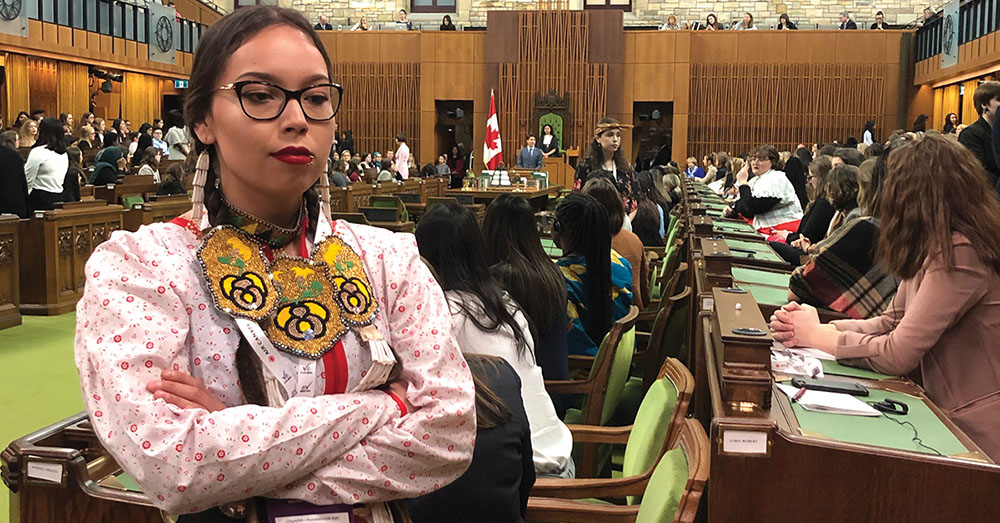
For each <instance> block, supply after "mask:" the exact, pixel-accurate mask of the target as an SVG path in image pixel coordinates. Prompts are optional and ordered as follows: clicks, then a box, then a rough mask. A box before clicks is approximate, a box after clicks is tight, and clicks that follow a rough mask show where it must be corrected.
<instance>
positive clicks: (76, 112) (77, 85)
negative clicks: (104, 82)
mask: <svg viewBox="0 0 1000 523" xmlns="http://www.w3.org/2000/svg"><path fill="white" fill-rule="evenodd" d="M56 70H57V72H58V87H57V97H56V104H57V107H58V110H59V112H61V113H69V114H72V115H73V116H74V118H75V120H74V121H79V118H80V116H81V115H82V114H83V113H84V112H86V111H87V110H88V109H89V107H90V90H89V89H90V88H89V80H90V77H89V76H88V70H87V66H86V65H83V64H74V63H70V62H57V67H56ZM53 116H58V114H53Z"/></svg>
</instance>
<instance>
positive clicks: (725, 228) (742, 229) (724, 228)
mask: <svg viewBox="0 0 1000 523" xmlns="http://www.w3.org/2000/svg"><path fill="white" fill-rule="evenodd" d="M744 225H745V226H744ZM712 230H714V231H718V232H739V233H743V234H757V231H755V230H754V228H753V226H752V225H750V224H749V223H745V224H743V225H740V224H739V223H738V222H725V223H719V222H716V223H713V224H712ZM763 238H764V237H763V236H761V239H763Z"/></svg>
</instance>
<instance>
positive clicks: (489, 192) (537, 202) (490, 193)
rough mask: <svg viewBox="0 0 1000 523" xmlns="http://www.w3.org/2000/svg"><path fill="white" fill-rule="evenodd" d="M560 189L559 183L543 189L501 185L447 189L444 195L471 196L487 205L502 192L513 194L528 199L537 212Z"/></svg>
mask: <svg viewBox="0 0 1000 523" xmlns="http://www.w3.org/2000/svg"><path fill="white" fill-rule="evenodd" d="M560 190H562V186H561V185H550V186H548V187H547V188H545V189H538V190H526V191H524V190H516V189H512V188H501V187H496V188H490V189H486V190H469V189H448V190H446V191H444V195H445V196H448V197H451V198H458V200H459V201H460V202H461V201H462V199H463V198H468V197H472V198H473V201H474V202H475V203H481V204H483V205H489V204H490V202H492V201H493V200H495V199H497V198H499V197H500V196H503V195H504V194H514V195H516V196H520V197H522V198H524V199H526V200H528V202H529V203H531V208H532V209H534V210H535V212H539V211H544V210H546V209H548V207H549V196H556V195H558V194H559V191H560Z"/></svg>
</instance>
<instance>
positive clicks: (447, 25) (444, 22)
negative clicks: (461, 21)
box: [441, 15, 455, 31]
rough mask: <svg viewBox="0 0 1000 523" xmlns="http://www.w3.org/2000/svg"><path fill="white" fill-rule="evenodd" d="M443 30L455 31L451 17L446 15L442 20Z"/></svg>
mask: <svg viewBox="0 0 1000 523" xmlns="http://www.w3.org/2000/svg"><path fill="white" fill-rule="evenodd" d="M441 30H442V31H454V30H455V24H453V23H451V15H444V18H442V19H441Z"/></svg>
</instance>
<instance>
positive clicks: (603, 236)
mask: <svg viewBox="0 0 1000 523" xmlns="http://www.w3.org/2000/svg"><path fill="white" fill-rule="evenodd" d="M556 219H557V220H558V224H559V225H558V228H559V229H558V234H559V238H560V240H561V243H562V245H563V255H564V256H567V257H568V256H583V258H584V262H585V263H586V265H587V273H586V274H585V275H584V279H583V289H584V292H585V294H586V296H587V302H588V304H587V305H588V307H589V308H590V317H591V321H590V324H589V325H584V326H583V327H584V330H585V331H586V332H587V336H589V337H590V339H591V340H593V341H594V343H598V344H599V343H601V340H603V339H604V335H605V334H607V333H608V330H610V329H611V233H610V232H608V211H607V210H606V209H605V208H604V206H603V205H601V204H600V202H598V201H597V200H596V199H594V197H593V196H587V195H586V194H580V193H570V194H569V195H567V196H566V197H565V198H564V199H563V201H562V203H560V204H559V206H558V207H556Z"/></svg>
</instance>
